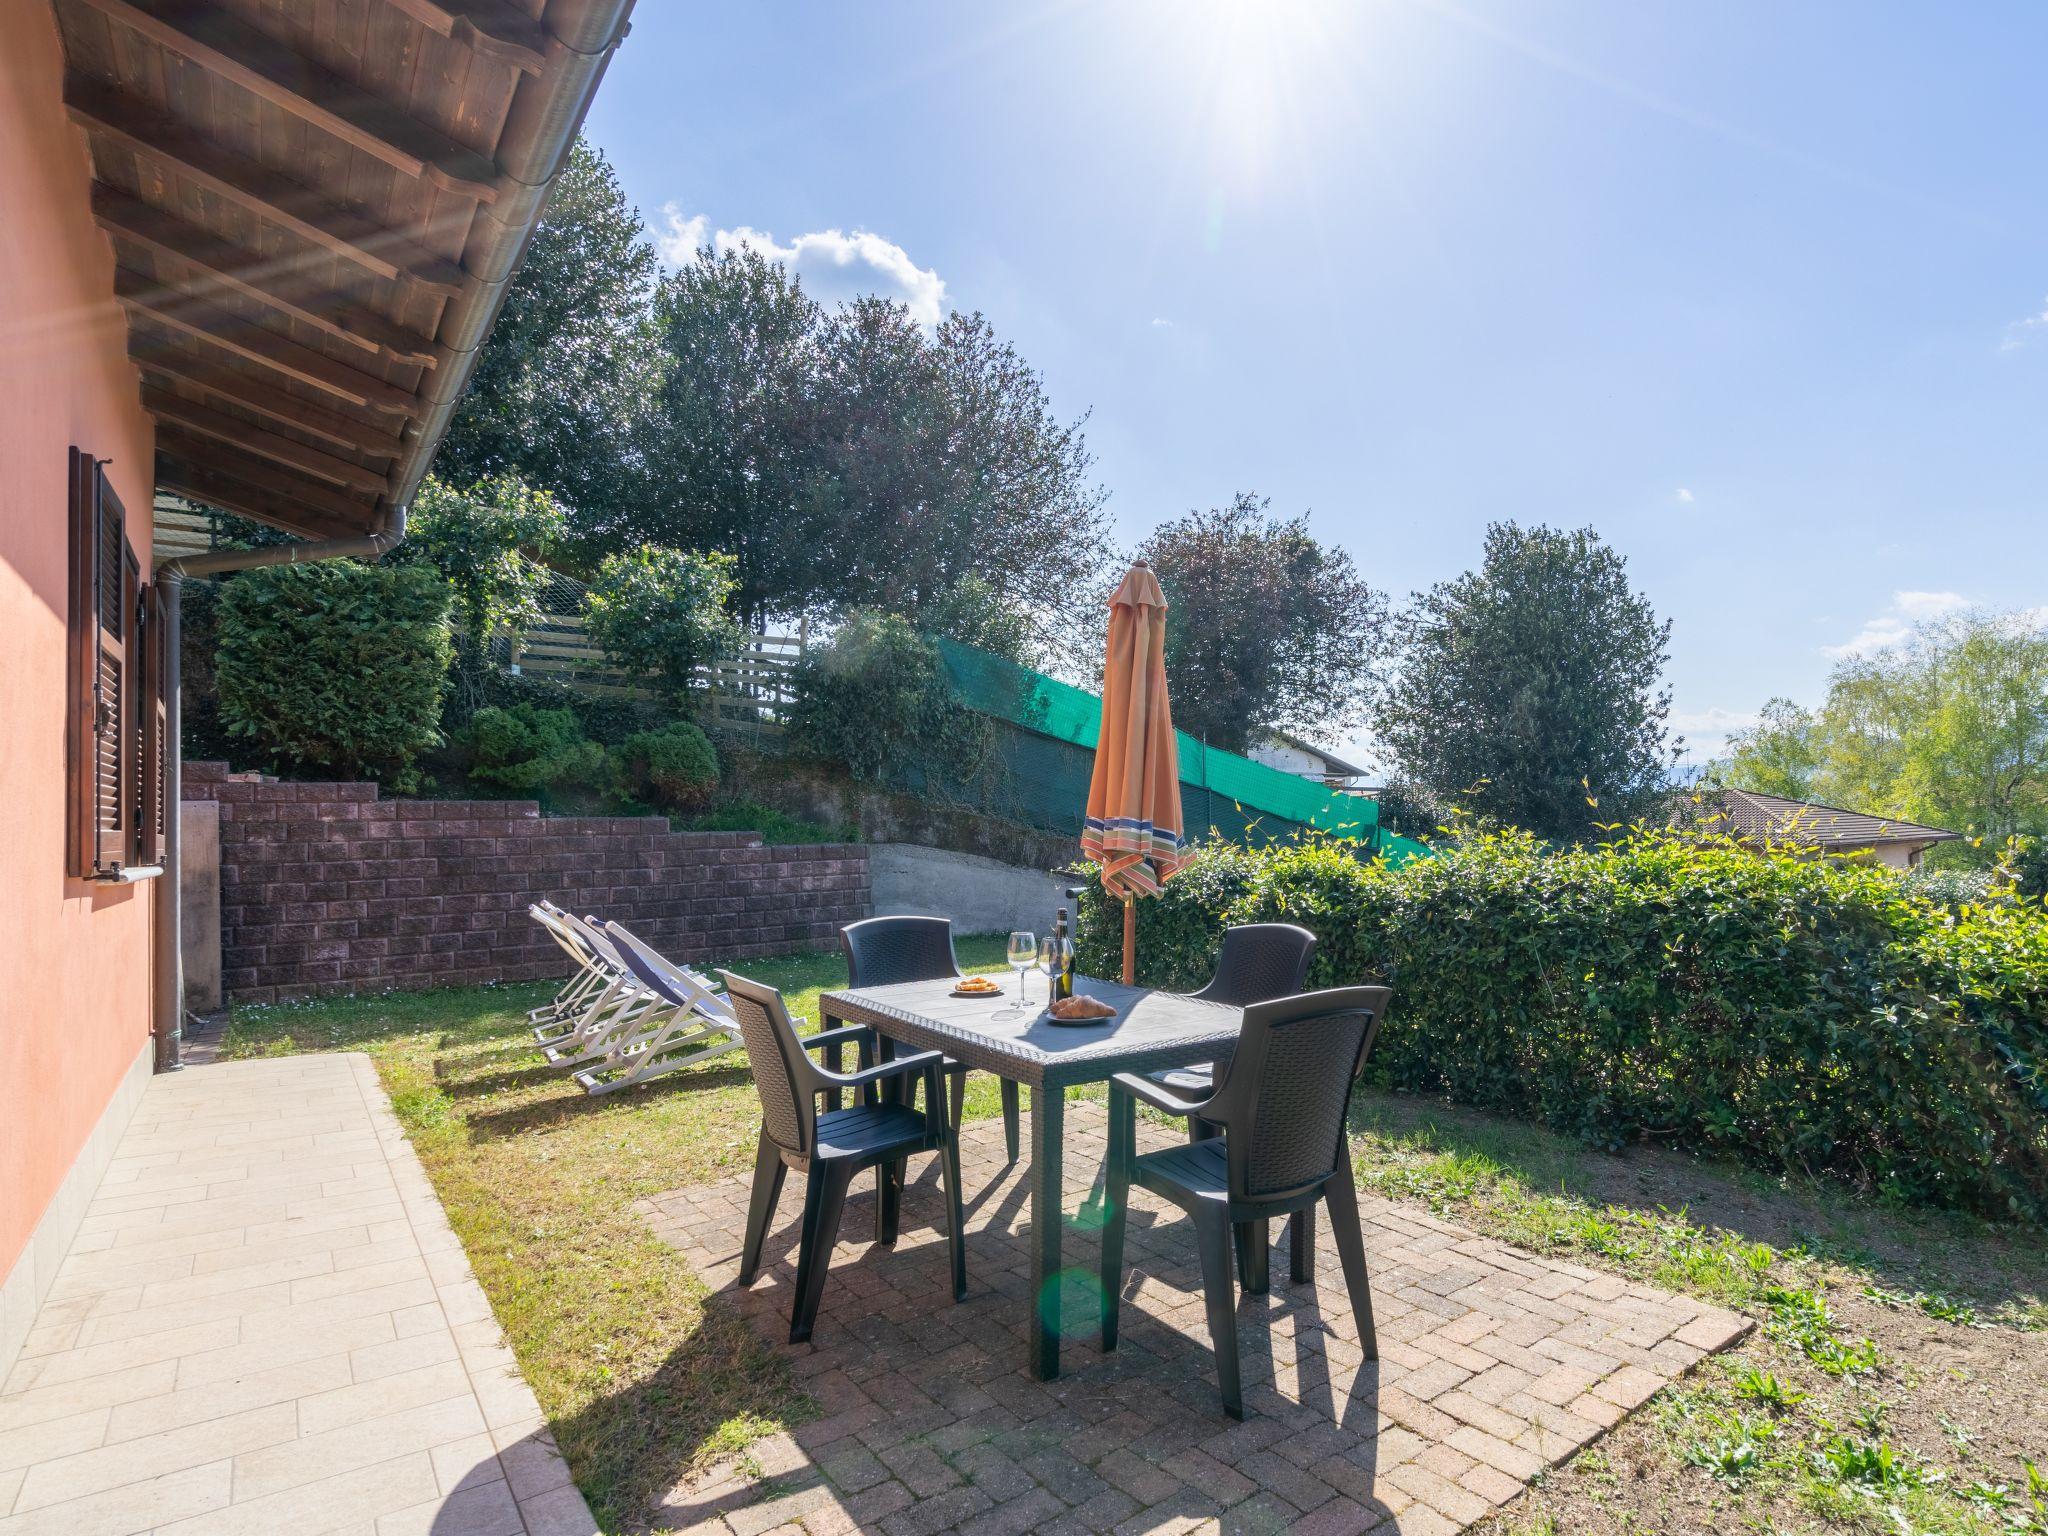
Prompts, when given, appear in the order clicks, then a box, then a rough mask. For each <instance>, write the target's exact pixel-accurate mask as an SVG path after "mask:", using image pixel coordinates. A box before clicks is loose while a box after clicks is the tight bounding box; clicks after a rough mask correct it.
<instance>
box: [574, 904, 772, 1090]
mask: <svg viewBox="0 0 2048 1536" xmlns="http://www.w3.org/2000/svg"><path fill="white" fill-rule="evenodd" d="M604 937H605V938H606V939H607V940H609V941H610V944H611V947H612V950H613V952H614V953H615V954H617V955H618V957H619V958H620V959H621V960H622V961H624V962H625V964H626V967H627V969H628V970H630V971H631V972H632V973H633V976H634V978H635V979H636V980H637V981H638V982H639V983H640V985H641V986H643V987H645V988H646V989H647V990H648V991H649V992H650V993H652V994H653V995H654V996H655V997H656V998H658V999H659V1000H660V1001H661V1003H662V1004H664V1005H666V1006H665V1008H664V1010H663V1011H661V1012H660V1013H659V1014H658V1015H656V1016H655V1017H654V1018H653V1019H652V1020H651V1021H650V1022H648V1023H647V1024H645V1025H644V1026H641V1027H638V1028H635V1029H634V1030H632V1031H631V1032H630V1033H627V1034H620V1033H614V1035H613V1036H612V1037H611V1041H610V1044H611V1049H609V1050H608V1051H606V1053H605V1054H604V1056H603V1057H602V1058H601V1059H600V1060H598V1061H597V1062H596V1063H594V1064H593V1065H591V1066H589V1067H586V1068H584V1069H582V1070H581V1071H579V1072H577V1073H576V1081H577V1082H579V1083H581V1084H582V1085H583V1091H584V1092H585V1093H589V1094H601V1093H617V1092H618V1091H619V1090H620V1089H621V1088H630V1087H632V1086H633V1085H634V1084H635V1083H645V1082H650V1081H652V1080H653V1079H655V1078H657V1077H665V1076H666V1075H667V1074H669V1073H671V1072H675V1071H679V1070H680V1069H682V1068H684V1067H693V1066H696V1065H697V1064H698V1063H699V1062H704V1061H710V1060H712V1059H713V1058H715V1057H719V1056H723V1055H724V1054H725V1053H726V1052H727V1051H735V1050H738V1049H740V1048H741V1046H742V1044H743V1041H742V1040H741V1037H740V1031H739V1026H738V1024H737V1023H736V1022H735V1020H734V1018H733V1011H732V1004H731V1003H730V1002H729V1001H728V1000H727V999H726V998H724V997H723V996H721V995H720V994H718V993H716V992H714V991H712V990H711V984H710V982H708V981H707V980H705V978H704V977H702V976H700V975H699V974H697V973H696V972H695V971H692V970H690V969H689V968H688V967H687V966H678V965H673V964H671V963H670V962H669V961H667V960H665V959H664V958H662V956H661V955H660V954H658V953H656V952H655V951H654V950H652V949H650V948H648V946H647V945H645V944H643V943H642V942H641V941H640V940H638V939H636V938H634V937H633V935H632V934H631V933H630V932H628V931H627V930H626V929H625V928H624V927H623V926H621V925H620V924H618V923H607V924H605V928H604Z"/></svg>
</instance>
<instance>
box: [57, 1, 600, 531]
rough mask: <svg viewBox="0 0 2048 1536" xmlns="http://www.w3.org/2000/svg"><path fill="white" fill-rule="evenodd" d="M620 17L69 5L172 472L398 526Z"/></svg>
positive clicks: (320, 526) (451, 7) (81, 103)
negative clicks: (398, 512)
mask: <svg viewBox="0 0 2048 1536" xmlns="http://www.w3.org/2000/svg"><path fill="white" fill-rule="evenodd" d="M631 4H632V0H546V3H545V4H541V5H537V4H535V3H534V0H521V3H519V4H516V5H515V4H508V3H506V0H370V3H368V4H358V5H350V6H341V7H336V6H334V5H312V4H305V3H299V4H287V5H275V4H272V5H252V4H248V3H235V4H226V3H221V0H179V3H176V4H172V3H169V0H64V3H62V4H59V5H58V6H57V20H58V24H59V27H60V28H61V31H62V33H63V40H64V52H65V65H66V68H65V79H64V106H65V110H66V111H67V112H68V113H69V115H70V117H71V120H72V122H73V123H75V124H76V125H77V126H78V127H79V128H80V129H81V130H83V134H82V138H83V142H84V145H85V147H86V149H87V151H88V153H89V154H90V156H91V163H92V174H93V185H92V212H93V216H94V218H95V219H96V220H97V221H98V223H99V224H100V227H101V228H102V229H104V230H105V231H106V233H107V235H108V236H109V237H110V238H111V240H112V241H113V246H114V252H115V256H116V263H117V264H116V272H115V285H114V292H113V294H112V295H111V297H113V298H114V299H116V300H118V301H119V303H120V305H121V307H122V308H123V309H124V310H125V311H126V314H127V320H128V347H129V354H130V356H131V357H132V358H133V359H134V361H135V362H136V364H137V365H138V366H139V368H140V369H141V372H142V404H143V407H144V409H145V410H147V411H148V412H149V413H150V415H151V416H153V417H154V418H155V419H156V424H157V435H156V446H157V459H158V463H157V484H158V485H160V486H162V487H163V488H165V489H167V490H171V491H176V492H178V493H180V494H181V495H185V496H189V497H191V498H192V499H193V500H195V501H199V502H204V503H206V504H209V505H212V506H217V507H224V508H227V509H228V510H230V511H233V512H238V513H241V514H243V515H245V516H248V517H253V518H257V519H259V520H261V521H263V522H266V523H270V524H273V525H275V526H276V527H279V528H283V529H285V530H287V531H289V532H292V533H298V534H305V535H311V536H313V537H316V538H326V537H350V536H355V535H361V534H365V533H369V532H371V531H374V530H381V529H382V528H384V527H386V526H388V525H389V523H390V522H391V520H392V515H393V512H394V511H395V509H397V508H399V507H403V506H404V505H405V504H406V502H407V501H408V500H410V498H411V496H412V494H413V491H414V489H415V488H416V487H417V486H418V484H419V482H420V479H421V477H422V476H424V475H425V473H426V470H427V465H428V463H429V461H431V460H432V458H433V456H434V450H435V448H436V447H437V446H438V445H439V443H440V440H441V436H442V433H443V431H444V430H445V429H446V427H447V424H448V420H449V417H450V416H451V415H452V414H453V412H454V409H455V404H456V402H457V401H458V400H459V399H460V398H461V395H462V392H463V389H464V387H465V385H466V384H467V383H468V380H469V377H470V374H471V372H472V371H473V369H474V368H475V366H476V360H477V352H478V349H479V348H480V347H481V346H482V344H483V341H484V338H485V336H486V335H487V334H488V333H489V331H490V329H491V323H492V321H493V320H494V319H495V318H496V315H497V311H498V306H499V304H500V303H501V302H502V300H503V298H504V295H505V290H506V286H507V284H508V283H509V282H510V280H511V276H512V273H513V271H514V269H515V268H516V267H517V266H518V263H519V258H520V256H521V254H522V253H523V252H524V250H525V247H526V242H527V238H528V236H529V235H530V234H531V233H532V230H533V226H534V224H535V223H536V222H537V221H538V220H539V218H540V214H541V210H542V208H543V207H544V206H545V205H546V203H547V198H548V193H549V192H550V190H551V189H552V187H553V185H554V179H555V176H556V175H557V173H558V172H559V171H560V169H561V167H562V164H563V162H564V159H565V157H566V155H567V152H568V148H569V145H570V142H571V141H572V140H573V139H574V137H575V134H576V128H577V125H578V124H579V123H580V122H581V121H582V119H583V113H584V109H585V108H586V107H587V106H588V105H589V103H590V98H591V94H592V93H593V92H594V91H595V90H596V88H597V83H598V80H599V78H600V77H601V76H602V75H603V73H604V67H605V64H606V62H607V61H608V60H609V59H610V57H611V53H612V50H613V49H614V48H615V47H616V46H617V45H618V42H619V40H620V39H621V38H622V37H623V36H624V34H625V27H626V13H627V12H628V11H629V10H630V9H631ZM536 13H537V14H536Z"/></svg>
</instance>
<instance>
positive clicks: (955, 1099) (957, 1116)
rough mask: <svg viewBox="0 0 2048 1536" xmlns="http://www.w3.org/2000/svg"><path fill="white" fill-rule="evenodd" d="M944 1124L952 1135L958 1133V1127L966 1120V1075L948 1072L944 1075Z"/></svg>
mask: <svg viewBox="0 0 2048 1536" xmlns="http://www.w3.org/2000/svg"><path fill="white" fill-rule="evenodd" d="M946 1117H947V1118H946V1124H947V1125H949V1126H951V1127H952V1129H953V1134H954V1135H956V1136H957V1135H958V1134H959V1133H960V1127H961V1125H962V1123H963V1122H965V1120H966V1119H967V1074H966V1073H965V1072H948V1073H947V1074H946Z"/></svg>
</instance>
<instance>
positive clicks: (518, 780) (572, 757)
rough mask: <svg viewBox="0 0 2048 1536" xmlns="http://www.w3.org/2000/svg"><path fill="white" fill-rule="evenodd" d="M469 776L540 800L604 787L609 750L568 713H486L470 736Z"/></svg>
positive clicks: (521, 708) (517, 709)
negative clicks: (550, 793)
mask: <svg viewBox="0 0 2048 1536" xmlns="http://www.w3.org/2000/svg"><path fill="white" fill-rule="evenodd" d="M467 739H468V745H469V750H470V764H469V776H470V777H471V778H472V779H474V780H476V781H477V782H478V783H482V784H495V785H497V786H498V787H499V788H500V789H510V790H517V791H520V792H522V793H526V794H539V793H541V792H543V791H548V790H562V789H570V788H585V789H594V788H600V787H602V786H603V785H604V783H605V781H606V778H607V774H606V761H605V750H604V748H603V747H601V746H599V745H598V744H597V743H596V742H594V741H592V740H591V739H590V738H589V737H587V736H585V735H584V734H583V724H582V722H581V721H579V720H578V719H577V718H576V716H575V715H574V714H573V713H572V712H571V711H569V710H566V709H542V708H540V707H538V706H537V705H533V704H515V705H513V706H512V707H511V708H510V709H501V708H498V707H496V706H493V707H491V708H489V709H480V710H478V711H477V712H476V714H475V715H474V716H473V717H472V718H471V720H470V722H469V730H468V732H467Z"/></svg>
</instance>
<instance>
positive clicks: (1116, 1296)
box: [1102, 1088, 1138, 1350]
mask: <svg viewBox="0 0 2048 1536" xmlns="http://www.w3.org/2000/svg"><path fill="white" fill-rule="evenodd" d="M1137 1134H1138V1101H1137V1100H1136V1099H1134V1098H1132V1097H1131V1096H1130V1095H1129V1094H1127V1093H1122V1092H1120V1091H1119V1090H1117V1089H1115V1088H1111V1089H1110V1090H1109V1157H1108V1160H1107V1165H1106V1166H1105V1168H1104V1169H1103V1175H1102V1216H1103V1220H1102V1347H1103V1348H1104V1349H1105V1350H1109V1349H1115V1348H1116V1340H1117V1327H1118V1324H1119V1322H1120V1321H1121V1319H1120V1317H1119V1315H1118V1314H1119V1311H1120V1309H1121V1308H1122V1305H1123V1291H1124V1226H1125V1222H1126V1218H1127V1217H1128V1216H1129V1214H1130V1209H1131V1148H1132V1143H1133V1142H1134V1141H1135V1140H1136V1139H1137Z"/></svg>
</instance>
